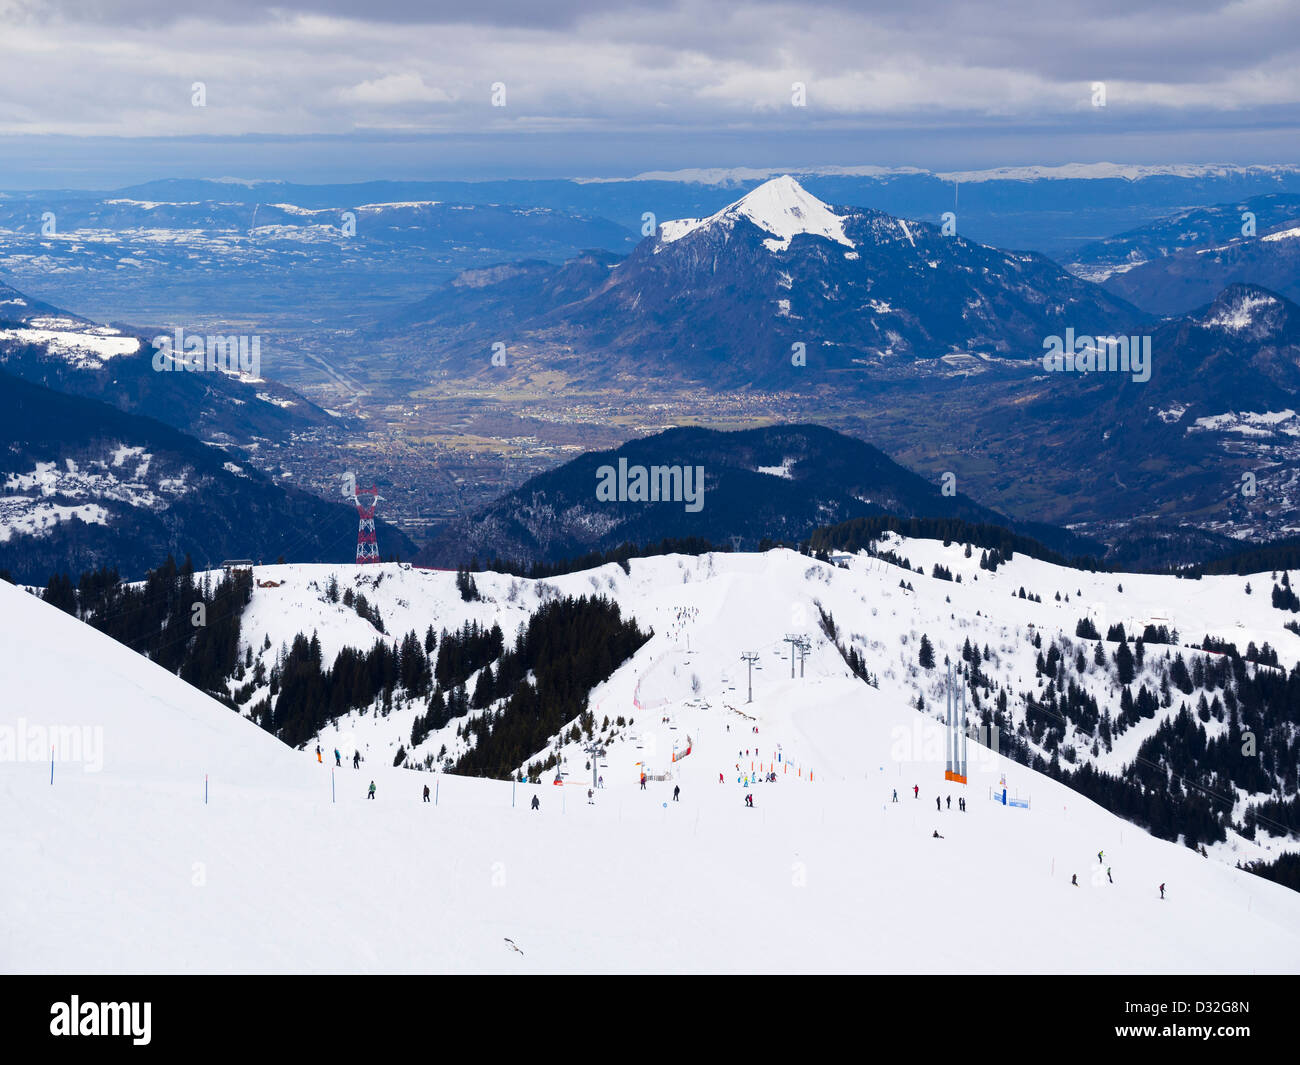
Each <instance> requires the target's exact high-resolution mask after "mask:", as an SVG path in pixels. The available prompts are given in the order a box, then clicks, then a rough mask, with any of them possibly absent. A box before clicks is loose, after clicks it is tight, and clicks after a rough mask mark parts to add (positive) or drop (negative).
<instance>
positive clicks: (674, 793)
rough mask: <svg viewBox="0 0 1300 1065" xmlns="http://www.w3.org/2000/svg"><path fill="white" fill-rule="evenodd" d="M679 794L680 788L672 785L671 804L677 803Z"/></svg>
mask: <svg viewBox="0 0 1300 1065" xmlns="http://www.w3.org/2000/svg"><path fill="white" fill-rule="evenodd" d="M681 793H682V786H681V785H680V784H674V785H673V802H677V801H678V796H679V795H681Z"/></svg>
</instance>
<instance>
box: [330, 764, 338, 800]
mask: <svg viewBox="0 0 1300 1065" xmlns="http://www.w3.org/2000/svg"><path fill="white" fill-rule="evenodd" d="M330 802H338V798H337V797H336V796H335V794H334V769H333V767H331V768H330Z"/></svg>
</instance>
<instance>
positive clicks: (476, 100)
mask: <svg viewBox="0 0 1300 1065" xmlns="http://www.w3.org/2000/svg"><path fill="white" fill-rule="evenodd" d="M195 82H202V86H203V90H202V91H203V96H204V99H203V103H204V106H194V102H195V91H196V90H195V89H194V83H195ZM796 82H799V83H802V84H803V86H805V89H804V93H805V97H804V98H805V101H806V106H802V107H799V106H795V102H794V99H793V90H792V86H793V85H794V83H796ZM1094 82H1104V83H1105V106H1104V107H1097V106H1094V89H1093V84H1094ZM494 85H500V86H504V106H493V93H494ZM501 98H502V97H501V90H500V89H498V90H497V101H498V102H501ZM1297 133H1300V16H1298V15H1297V5H1296V3H1295V2H1294V0H1246V2H1240V3H1219V2H1212V0H1166V2H1162V3H1144V2H1141V0H1086V2H1084V0H1048V2H1044V0H1000V2H997V3H990V4H975V3H968V2H962V0H891V2H889V3H874V2H862V0H859V2H852V0H826V2H820V3H800V4H790V3H784V2H780V0H770V2H769V0H746V2H742V3H736V2H730V0H645V2H640V3H621V4H604V5H596V4H592V3H585V2H579V0H464V2H462V3H456V4H452V3H447V2H444V0H433V2H428V0H369V2H367V3H364V4H361V3H349V2H345V0H287V2H286V3H281V4H277V5H275V6H274V7H269V6H267V5H264V4H260V3H255V2H253V0H216V2H213V3H211V4H204V5H196V4H186V3H184V2H183V0H182V2H180V3H175V2H172V0H124V2H121V3H113V2H112V0H48V2H43V0H0V187H9V188H17V187H49V186H67V187H78V186H80V187H86V186H95V185H111V184H115V183H126V182H129V181H138V180H143V179H146V178H150V177H163V176H195V177H200V176H206V177H215V176H225V175H237V176H242V177H281V178H286V179H289V180H298V181H335V180H340V181H350V180H360V179H364V178H374V177H392V178H421V177H425V178H446V177H466V178H479V177H496V176H530V175H539V176H598V175H603V176H614V175H627V174H632V173H636V172H638V171H642V170H650V169H674V168H679V167H705V166H738V165H750V166H778V167H779V166H807V165H816V164H839V165H861V164H878V165H883V166H901V165H915V166H923V167H927V168H930V169H936V170H943V169H970V168H977V167H984V166H997V165H1011V164H1026V163H1045V164H1058V163H1064V162H1076V161H1078V162H1092V161H1098V160H1107V161H1113V162H1137V163H1150V162H1194V161H1203V162H1211V161H1212V162H1300V137H1297Z"/></svg>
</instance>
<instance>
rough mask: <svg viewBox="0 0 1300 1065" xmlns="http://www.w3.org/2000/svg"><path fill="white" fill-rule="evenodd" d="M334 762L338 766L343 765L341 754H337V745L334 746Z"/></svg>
mask: <svg viewBox="0 0 1300 1065" xmlns="http://www.w3.org/2000/svg"><path fill="white" fill-rule="evenodd" d="M334 764H335V765H336V766H339V767H340V768H341V767H342V766H343V760H342V756H341V755H340V754H339V749H338V748H337V747H335V748H334Z"/></svg>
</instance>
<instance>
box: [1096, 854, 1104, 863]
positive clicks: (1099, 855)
mask: <svg viewBox="0 0 1300 1065" xmlns="http://www.w3.org/2000/svg"><path fill="white" fill-rule="evenodd" d="M1103 860H1104V859H1103V858H1102V852H1101V851H1098V852H1097V864H1098V865H1101V864H1102V862H1103Z"/></svg>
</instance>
